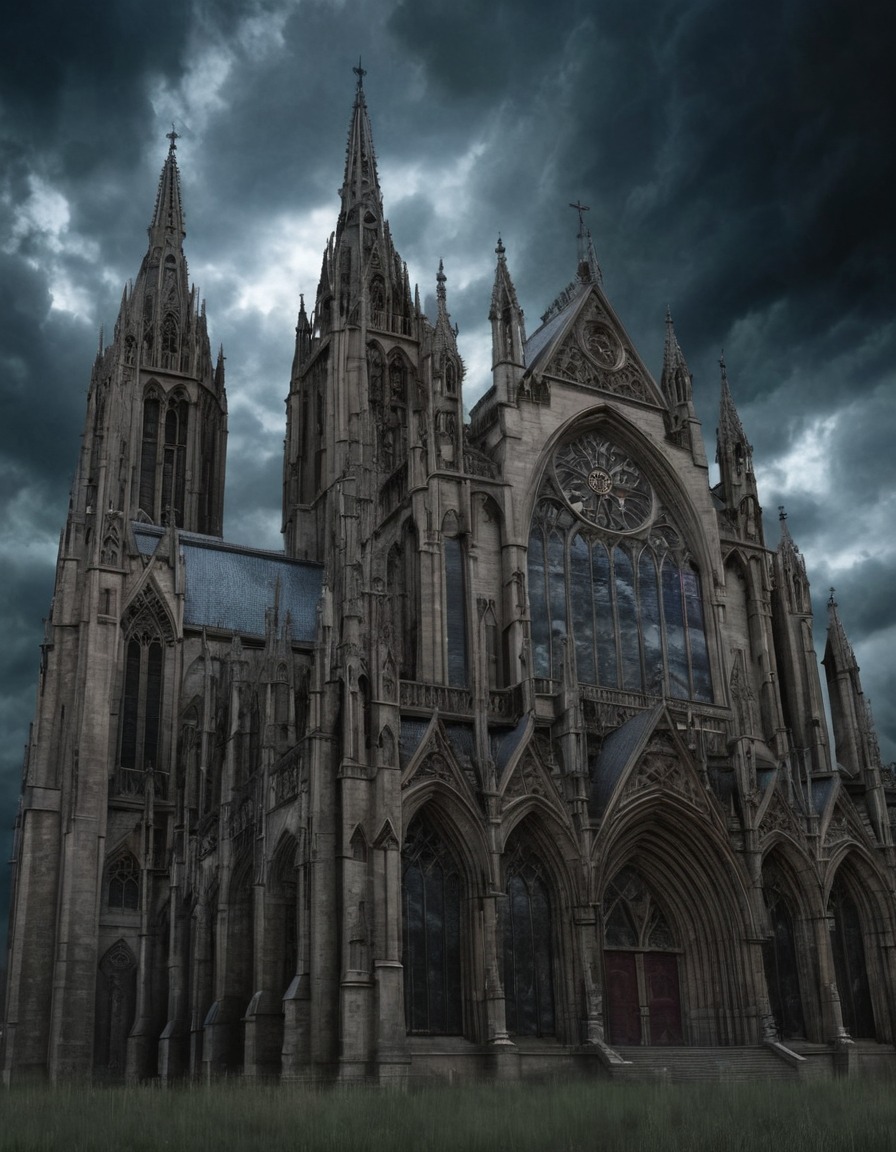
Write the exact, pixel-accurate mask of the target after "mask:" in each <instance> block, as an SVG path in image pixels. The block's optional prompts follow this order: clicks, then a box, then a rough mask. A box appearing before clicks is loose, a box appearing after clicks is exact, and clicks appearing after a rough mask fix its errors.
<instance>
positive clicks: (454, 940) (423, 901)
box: [402, 815, 463, 1035]
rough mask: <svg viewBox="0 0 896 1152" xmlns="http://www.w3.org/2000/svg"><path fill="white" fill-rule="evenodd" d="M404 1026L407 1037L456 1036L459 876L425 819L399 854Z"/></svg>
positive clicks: (460, 1019)
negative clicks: (401, 896) (401, 888)
mask: <svg viewBox="0 0 896 1152" xmlns="http://www.w3.org/2000/svg"><path fill="white" fill-rule="evenodd" d="M402 865H403V885H402V887H403V892H402V895H403V905H404V907H403V912H404V918H403V943H404V949H403V957H402V963H403V965H404V1005H405V1021H406V1025H407V1030H408V1031H409V1032H420V1033H429V1034H442V1035H459V1034H460V1033H461V1031H462V1029H463V1013H462V1007H461V978H460V905H461V876H460V872H459V870H458V867H457V864H456V862H455V860H454V857H453V855H452V853H451V851H450V850H449V848H448V846H447V845H446V844H445V841H444V840H443V839H442V837H441V835H440V834H439V832H438V830H437V829H436V828H435V826H434V824H433V823H432V822H431V821H430V820H429V819H428V818H427V817H426V816H425V815H424V816H421V817H418V818H417V819H416V820H415V821H414V822H413V823H412V824H411V827H410V829H409V831H408V835H407V838H406V840H405V844H404V849H403V851H402Z"/></svg>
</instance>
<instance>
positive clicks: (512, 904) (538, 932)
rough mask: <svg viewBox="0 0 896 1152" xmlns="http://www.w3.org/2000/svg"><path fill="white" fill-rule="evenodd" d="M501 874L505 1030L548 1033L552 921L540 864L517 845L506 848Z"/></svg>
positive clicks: (520, 1033) (551, 1008)
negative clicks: (504, 896)
mask: <svg viewBox="0 0 896 1152" xmlns="http://www.w3.org/2000/svg"><path fill="white" fill-rule="evenodd" d="M505 876H506V884H505V888H504V891H505V895H506V900H505V901H504V906H503V908H502V915H501V919H502V936H503V959H504V1004H505V1011H506V1014H507V1030H508V1031H509V1032H510V1033H512V1034H515V1035H518V1036H553V1035H554V1032H555V1021H554V973H553V969H554V965H553V957H552V949H553V924H552V919H551V898H550V892H549V889H548V885H547V882H546V877H545V874H544V868H543V865H542V863H541V861H540V860H539V858H538V857H537V856H536V855H535V854H534V853H532V852H531V851H529V850H527V849H526V848H524V847H522V846H520V845H516V846H514V847H513V848H512V849H511V851H510V853H509V854H508V857H507V860H506V863H505Z"/></svg>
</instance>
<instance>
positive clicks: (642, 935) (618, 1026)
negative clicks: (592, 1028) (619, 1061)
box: [603, 867, 684, 1045]
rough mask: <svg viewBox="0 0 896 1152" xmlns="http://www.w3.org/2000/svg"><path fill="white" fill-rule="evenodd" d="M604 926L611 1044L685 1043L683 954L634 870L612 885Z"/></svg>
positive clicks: (620, 875)
mask: <svg viewBox="0 0 896 1152" xmlns="http://www.w3.org/2000/svg"><path fill="white" fill-rule="evenodd" d="M603 923H604V972H605V977H606V983H605V998H606V1005H605V1007H606V1020H607V1025H608V1029H609V1037H610V1042H611V1043H612V1044H619V1045H672V1044H682V1043H683V1042H684V1032H683V1029H682V1024H681V987H680V981H679V972H678V964H679V955H680V952H681V950H680V948H679V947H678V945H677V942H676V939H675V936H674V934H673V932H672V929H671V928H670V925H669V922H668V920H667V919H666V916H665V913H664V912H663V910H662V908H661V907H660V906H659V904H658V903H657V902H656V900H655V898H654V896H653V894H652V893H651V891H650V889H649V888H648V887H647V885H646V884H645V883H644V880H643V879H642V877H641V876H640V875H639V873H638V872H637V871H636V870H635V869H634V868H632V867H626V868H623V869H622V870H621V871H620V872H618V873H617V874H616V876H615V878H614V879H613V881H612V882H611V884H610V885H609V887H608V889H607V894H606V896H605V898H604V903H603Z"/></svg>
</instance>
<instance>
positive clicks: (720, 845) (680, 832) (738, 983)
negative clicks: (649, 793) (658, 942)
mask: <svg viewBox="0 0 896 1152" xmlns="http://www.w3.org/2000/svg"><path fill="white" fill-rule="evenodd" d="M617 820H618V821H619V825H618V827H617V830H616V831H615V834H614V835H613V836H612V837H611V838H610V839H609V840H608V841H607V842H606V843H605V846H602V849H601V855H600V859H599V861H598V862H597V869H598V894H599V898H600V899H601V900H603V899H604V898H605V895H606V893H607V892H608V890H609V886H610V884H611V883H612V881H613V879H614V877H615V876H616V875H617V873H619V872H620V871H621V870H622V869H623V868H625V867H632V868H634V869H635V870H636V871H637V873H638V874H639V875H640V876H641V877H642V878H643V880H644V883H645V884H646V885H647V887H648V888H649V890H650V891H651V892H652V893H653V895H654V898H655V899H656V900H657V902H658V904H659V905H660V907H662V909H663V911H664V914H665V916H666V918H667V920H668V922H669V924H670V925H671V926H672V927H673V931H674V933H675V936H676V938H677V940H678V941H680V942H681V945H682V949H683V950H682V952H681V955H680V960H679V972H680V979H681V999H682V1027H683V1031H684V1041H685V1042H686V1043H689V1044H745V1043H754V1042H755V1040H756V1037H755V1034H754V1024H753V1021H752V1011H751V1008H750V1005H752V1004H753V1003H754V1002H755V995H756V990H755V987H754V975H753V972H752V970H751V969H750V967H749V965H748V964H747V963H746V960H745V955H744V950H743V947H742V942H743V940H744V938H748V937H750V936H751V935H752V934H754V933H755V931H756V928H755V925H754V924H753V916H752V911H751V909H750V904H749V899H748V896H747V891H746V887H745V883H744V878H743V877H742V876H741V869H740V864H739V862H738V860H737V858H736V857H735V856H734V855H733V853H732V852H731V851H730V849H728V848H727V847H726V845H725V844H724V842H722V841H721V840H720V838H719V836H718V834H717V833H716V832H715V831H714V830H713V829H712V828H709V827H707V825H706V824H705V822H704V821H703V819H702V818H697V817H695V815H694V813H693V812H691V811H689V810H688V809H687V808H686V806H685V805H683V804H679V803H677V802H676V801H675V800H674V799H673V798H672V797H670V796H668V794H666V795H664V796H663V797H662V799H661V800H657V799H655V798H651V799H649V800H647V801H645V802H642V803H641V804H639V805H637V808H636V809H635V810H634V811H632V812H631V813H630V814H625V815H621V816H620V817H617Z"/></svg>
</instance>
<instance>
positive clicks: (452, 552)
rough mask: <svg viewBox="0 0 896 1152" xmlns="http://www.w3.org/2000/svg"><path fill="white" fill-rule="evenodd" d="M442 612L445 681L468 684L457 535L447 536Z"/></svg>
mask: <svg viewBox="0 0 896 1152" xmlns="http://www.w3.org/2000/svg"><path fill="white" fill-rule="evenodd" d="M444 551H445V608H446V611H445V616H446V620H445V622H446V625H447V640H448V645H447V648H448V683H449V684H450V685H452V686H453V687H456V688H464V687H466V685H467V621H466V587H465V580H464V556H463V547H462V545H461V542H460V540H459V539H458V538H457V537H456V536H446V537H445V539H444Z"/></svg>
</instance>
